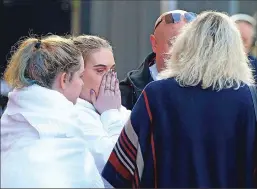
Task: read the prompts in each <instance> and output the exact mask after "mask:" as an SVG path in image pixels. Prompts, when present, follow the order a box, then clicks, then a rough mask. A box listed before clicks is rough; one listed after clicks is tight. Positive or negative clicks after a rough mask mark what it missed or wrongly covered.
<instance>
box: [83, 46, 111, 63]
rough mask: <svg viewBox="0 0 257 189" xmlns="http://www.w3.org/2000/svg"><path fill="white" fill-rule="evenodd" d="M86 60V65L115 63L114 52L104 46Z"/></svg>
mask: <svg viewBox="0 0 257 189" xmlns="http://www.w3.org/2000/svg"><path fill="white" fill-rule="evenodd" d="M85 62H86V65H88V64H90V65H91V66H95V65H98V64H101V65H105V66H107V67H109V66H113V65H114V64H115V61H114V57H113V53H112V51H111V50H110V49H107V48H102V49H100V50H98V51H95V52H92V53H91V54H90V55H89V56H88V58H87V60H85Z"/></svg>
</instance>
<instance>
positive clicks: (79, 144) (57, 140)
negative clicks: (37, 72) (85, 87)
mask: <svg viewBox="0 0 257 189" xmlns="http://www.w3.org/2000/svg"><path fill="white" fill-rule="evenodd" d="M76 118H77V117H76V113H75V111H74V105H73V104H72V103H71V102H70V101H68V100H67V99H66V98H65V97H64V96H63V95H62V94H61V93H59V92H57V91H54V90H49V89H46V88H43V87H40V86H38V85H33V86H30V87H26V88H23V89H20V90H17V89H15V90H14V91H13V92H10V93H9V102H8V105H7V109H6V110H5V112H4V114H3V116H2V118H1V188H7V187H8V188H9V187H12V188H21V187H24V188H31V187H34V188H48V187H56V188H57V187H58V188H79V187H82V188H103V187H104V184H103V181H102V179H101V176H100V174H99V172H98V170H97V168H96V165H95V162H94V158H93V156H92V155H91V153H90V152H89V150H88V146H87V143H86V142H85V137H84V135H83V131H82V130H81V129H79V128H78V127H77V123H76Z"/></svg>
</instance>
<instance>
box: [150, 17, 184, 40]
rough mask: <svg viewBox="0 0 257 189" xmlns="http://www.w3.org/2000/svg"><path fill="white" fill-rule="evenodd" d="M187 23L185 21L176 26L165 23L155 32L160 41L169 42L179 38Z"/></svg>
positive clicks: (175, 24)
mask: <svg viewBox="0 0 257 189" xmlns="http://www.w3.org/2000/svg"><path fill="white" fill-rule="evenodd" d="M185 24H186V22H185V20H183V19H182V20H181V21H180V22H179V23H174V24H172V23H171V24H166V23H165V22H162V23H161V24H160V25H159V26H158V27H157V28H156V32H155V36H156V37H157V38H158V39H162V40H169V39H171V38H173V37H175V36H177V35H178V34H179V33H180V31H181V29H182V28H183V26H185Z"/></svg>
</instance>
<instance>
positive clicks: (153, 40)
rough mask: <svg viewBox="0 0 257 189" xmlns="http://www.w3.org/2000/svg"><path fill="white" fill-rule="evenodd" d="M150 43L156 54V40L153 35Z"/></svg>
mask: <svg viewBox="0 0 257 189" xmlns="http://www.w3.org/2000/svg"><path fill="white" fill-rule="evenodd" d="M150 42H151V45H152V50H153V52H154V53H156V38H155V36H154V35H153V34H151V35H150Z"/></svg>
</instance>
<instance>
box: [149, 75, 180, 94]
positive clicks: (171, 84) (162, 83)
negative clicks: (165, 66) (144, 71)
mask: <svg viewBox="0 0 257 189" xmlns="http://www.w3.org/2000/svg"><path fill="white" fill-rule="evenodd" d="M178 87H179V85H178V83H177V81H176V80H175V79H174V78H169V79H162V80H157V81H152V82H150V83H148V85H146V87H145V90H147V91H148V90H160V89H161V90H164V91H165V90H170V89H171V88H173V89H175V88H178Z"/></svg>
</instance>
